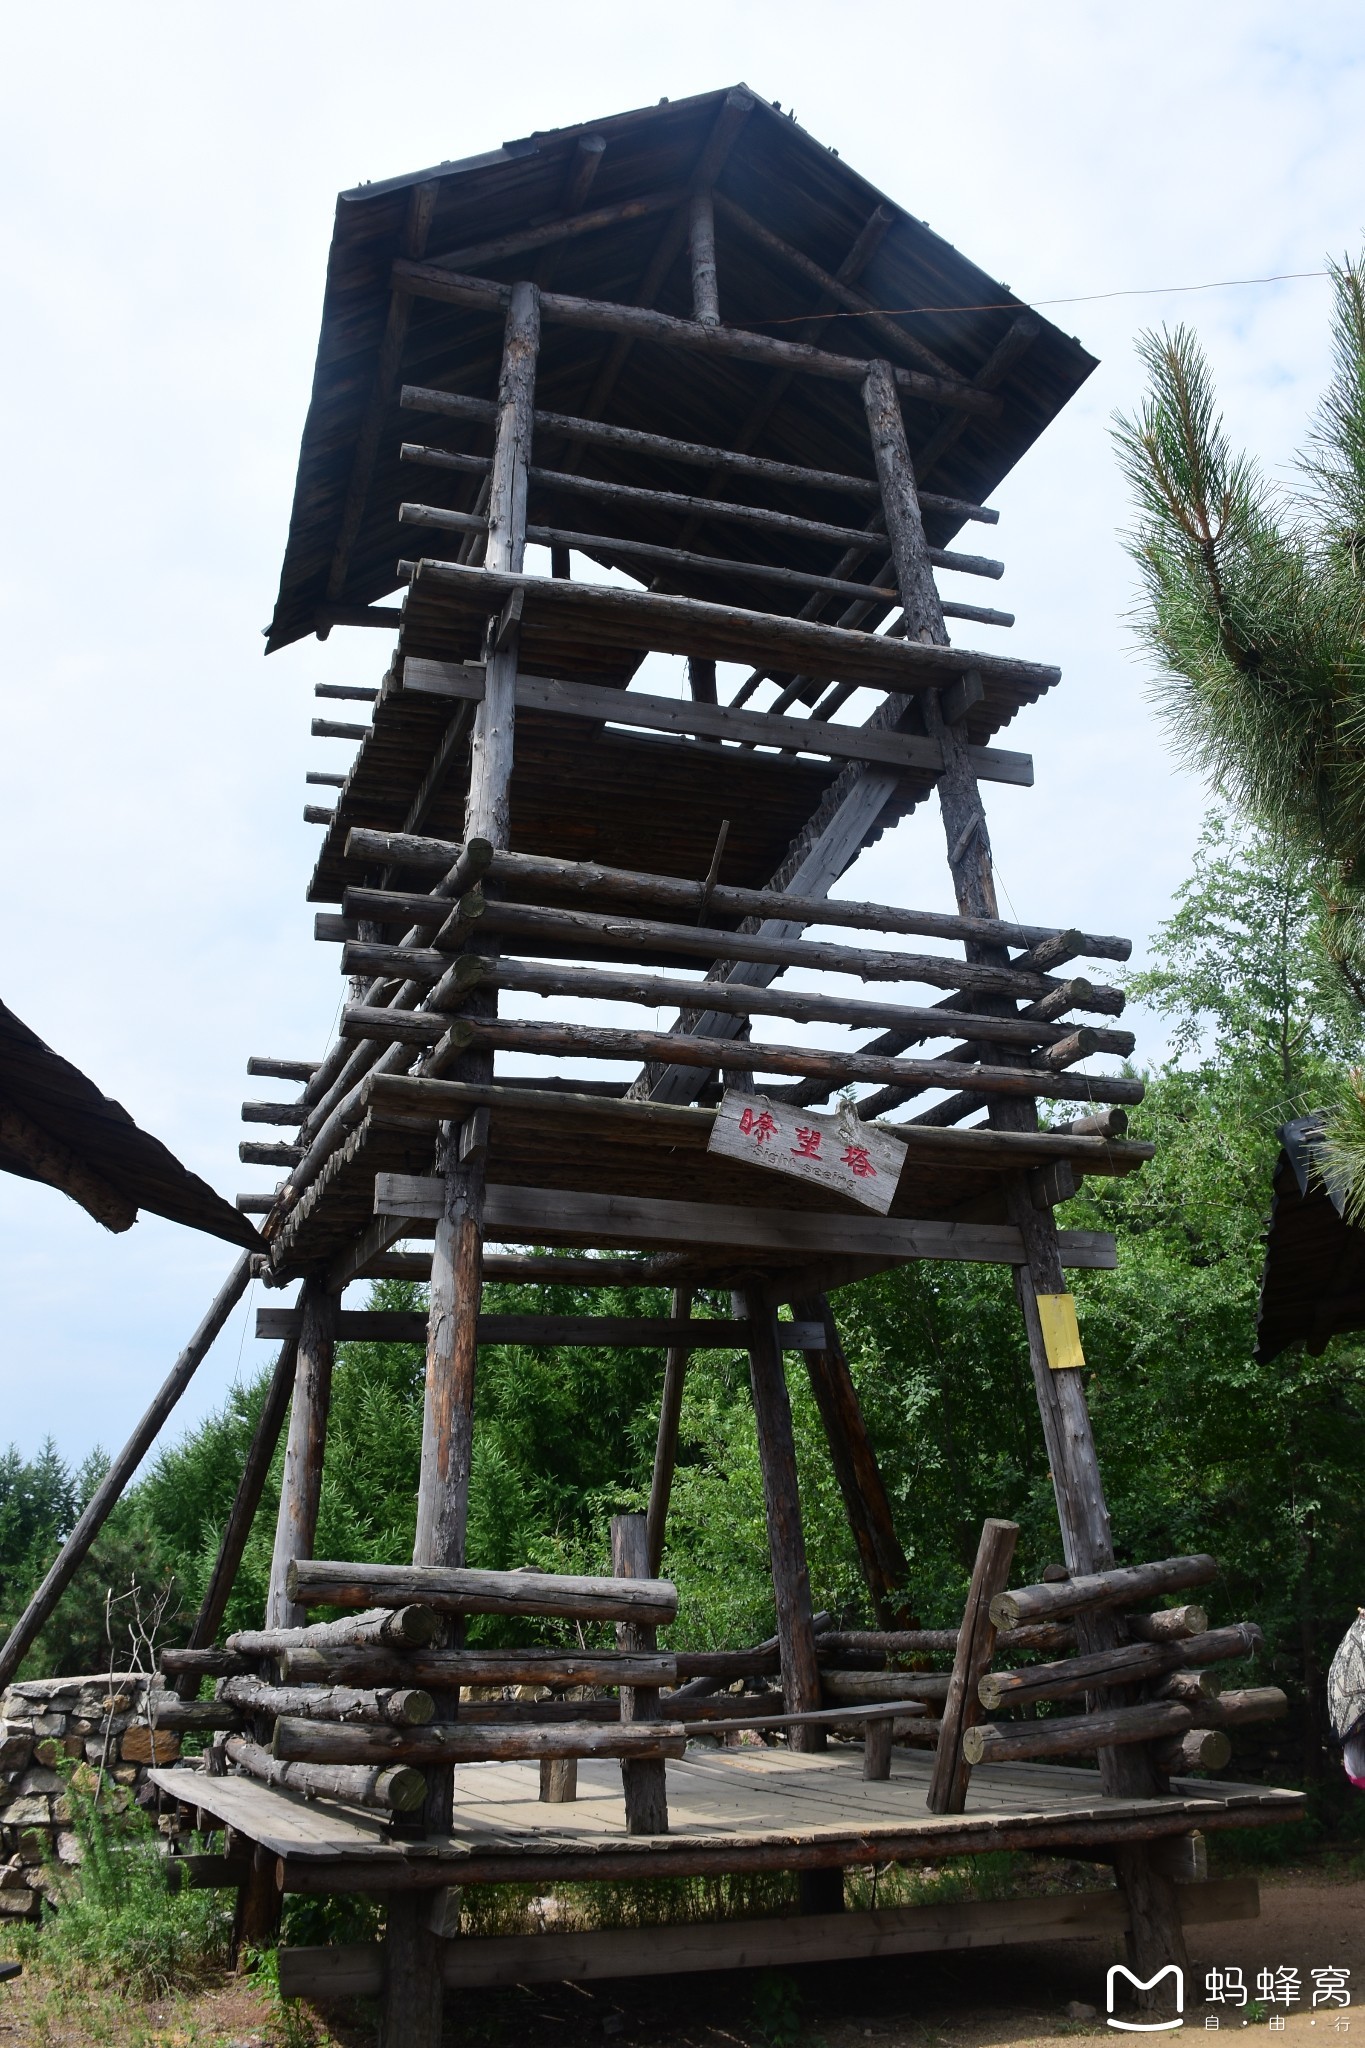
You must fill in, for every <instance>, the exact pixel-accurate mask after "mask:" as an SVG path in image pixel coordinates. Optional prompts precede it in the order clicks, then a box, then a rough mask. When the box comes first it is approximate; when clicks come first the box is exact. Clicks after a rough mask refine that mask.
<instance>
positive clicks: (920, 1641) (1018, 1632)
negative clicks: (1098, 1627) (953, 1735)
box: [819, 1622, 1076, 1661]
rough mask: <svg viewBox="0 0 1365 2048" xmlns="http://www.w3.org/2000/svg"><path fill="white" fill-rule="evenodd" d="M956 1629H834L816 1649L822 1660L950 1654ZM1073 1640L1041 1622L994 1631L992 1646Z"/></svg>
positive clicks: (1053, 1646)
mask: <svg viewBox="0 0 1365 2048" xmlns="http://www.w3.org/2000/svg"><path fill="white" fill-rule="evenodd" d="M957 1633H958V1632H957V1630H956V1629H955V1628H902V1629H834V1630H831V1632H830V1634H829V1635H827V1636H824V1637H822V1639H821V1642H820V1645H819V1653H820V1657H821V1660H822V1661H823V1660H824V1658H825V1657H827V1656H830V1657H840V1656H844V1655H848V1654H852V1655H855V1656H857V1655H862V1654H867V1655H869V1656H879V1657H911V1656H919V1655H922V1654H923V1653H924V1652H925V1651H935V1652H938V1653H940V1654H942V1655H944V1656H952V1655H953V1654H954V1652H955V1651H956V1649H957ZM1075 1640H1076V1631H1075V1629H1074V1628H1067V1627H1064V1626H1062V1625H1061V1624H1060V1623H1056V1624H1054V1623H1050V1622H1044V1623H1041V1624H1040V1625H1039V1626H1038V1627H1037V1628H1020V1629H1014V1630H1012V1631H1011V1632H1010V1633H1008V1634H997V1636H996V1638H995V1648H996V1653H997V1655H1000V1656H1004V1655H1007V1654H1011V1653H1013V1654H1019V1653H1022V1652H1024V1651H1026V1650H1028V1651H1031V1650H1067V1649H1070V1648H1071V1647H1072V1645H1073V1644H1074V1643H1075Z"/></svg>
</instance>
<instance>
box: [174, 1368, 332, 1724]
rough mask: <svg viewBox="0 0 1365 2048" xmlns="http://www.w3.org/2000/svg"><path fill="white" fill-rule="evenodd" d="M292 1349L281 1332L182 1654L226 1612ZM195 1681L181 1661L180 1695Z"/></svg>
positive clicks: (206, 1636) (286, 1386)
mask: <svg viewBox="0 0 1365 2048" xmlns="http://www.w3.org/2000/svg"><path fill="white" fill-rule="evenodd" d="M298 1349H299V1347H298V1339H297V1337H289V1338H286V1340H285V1342H284V1343H283V1344H282V1345H281V1346H280V1350H279V1355H278V1356H277V1358H276V1360H275V1369H274V1371H273V1372H272V1373H271V1375H270V1385H269V1386H268V1387H267V1389H266V1395H265V1400H264V1402H263V1403H262V1406H261V1412H260V1414H259V1416H258V1417H257V1419H256V1427H255V1429H254V1430H253V1431H252V1436H251V1443H250V1445H249V1446H248V1448H247V1454H246V1460H245V1463H244V1464H243V1466H242V1476H241V1478H240V1479H239V1480H238V1482H237V1491H236V1493H235V1494H234V1495H233V1499H232V1506H231V1508H230V1510H229V1511H228V1518H227V1525H226V1527H225V1528H224V1530H223V1535H222V1541H221V1542H220V1543H219V1545H218V1556H217V1558H216V1559H215V1561H214V1566H213V1571H212V1572H211V1574H210V1576H209V1582H208V1584H207V1586H206V1587H205V1588H204V1597H203V1599H202V1601H201V1602H200V1604H199V1612H198V1614H197V1615H196V1616H195V1620H194V1626H193V1628H192V1629H191V1630H190V1638H189V1649H188V1651H187V1652H185V1653H184V1654H199V1653H202V1652H203V1651H204V1649H205V1646H206V1645H208V1644H209V1643H211V1642H212V1641H213V1639H214V1637H215V1636H216V1635H217V1633H218V1630H219V1628H220V1627H221V1625H222V1621H223V1616H224V1615H225V1614H226V1613H227V1605H228V1601H229V1600H230V1599H231V1597H232V1588H233V1585H234V1583H235V1581H236V1578H237V1572H238V1568H239V1567H240V1565H241V1562H242V1556H243V1553H244V1552H245V1550H246V1546H247V1541H248V1539H249V1537H250V1535H251V1529H252V1524H253V1523H254V1522H255V1519H256V1511H257V1509H258V1508H259V1507H260V1504H261V1497H262V1495H263V1494H264V1492H265V1484H266V1480H267V1479H268V1478H269V1476H270V1467H271V1465H272V1463H273V1462H274V1457H275V1446H276V1445H277V1444H278V1442H279V1440H280V1431H281V1430H282V1429H283V1428H284V1418H285V1416H286V1415H287V1414H288V1412H289V1403H290V1399H291V1397H292V1395H293V1391H294V1374H295V1369H296V1367H297V1363H298ZM167 1654H168V1655H169V1654H170V1653H167ZM162 1666H163V1669H166V1670H168V1671H169V1670H173V1669H175V1668H176V1667H175V1666H173V1665H170V1664H168V1663H167V1662H166V1657H165V1656H163V1658H162ZM231 1675H232V1674H231V1672H228V1671H224V1672H222V1673H219V1672H215V1673H214V1676H215V1677H218V1676H231ZM197 1686H198V1679H197V1677H196V1676H195V1673H194V1667H193V1666H192V1665H185V1666H184V1667H183V1676H182V1679H181V1684H180V1691H181V1693H182V1695H185V1694H188V1695H192V1694H193V1693H194V1691H195V1690H196V1689H197Z"/></svg>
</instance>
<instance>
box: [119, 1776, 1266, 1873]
mask: <svg viewBox="0 0 1365 2048" xmlns="http://www.w3.org/2000/svg"><path fill="white" fill-rule="evenodd" d="M930 1764H931V1759H930V1758H929V1757H928V1756H927V1755H926V1754H924V1753H922V1752H918V1751H915V1750H897V1751H896V1753H895V1757H894V1761H893V1765H892V1774H891V1777H890V1779H889V1780H886V1781H883V1782H881V1783H874V1784H867V1783H865V1782H864V1780H863V1777H862V1756H861V1752H860V1751H859V1750H855V1749H852V1748H846V1749H832V1750H830V1751H827V1752H826V1753H824V1754H822V1755H813V1756H802V1755H795V1754H793V1753H792V1752H790V1751H788V1750H785V1749H744V1750H738V1751H736V1750H716V1749H704V1748H701V1747H698V1748H696V1749H693V1750H690V1751H689V1752H688V1754H687V1756H686V1757H685V1758H684V1759H682V1760H681V1761H679V1762H676V1763H675V1762H670V1763H669V1764H668V1767H667V1774H668V1809H669V1832H668V1834H667V1835H666V1836H627V1835H626V1832H625V1813H624V1806H623V1802H622V1795H621V1774H620V1768H619V1766H618V1765H616V1764H612V1763H605V1762H603V1763H593V1762H584V1763H580V1765H579V1770H578V1798H577V1800H576V1801H574V1802H573V1804H572V1805H563V1806H558V1805H556V1806H552V1805H542V1804H541V1802H540V1799H539V1771H538V1767H537V1766H536V1765H534V1764H472V1765H467V1766H462V1767H461V1768H460V1769H459V1770H458V1771H457V1773H456V1807H455V1826H454V1829H453V1832H452V1833H451V1835H450V1836H448V1837H439V1838H429V1839H410V1838H403V1837H396V1836H394V1835H392V1834H391V1833H390V1831H389V1828H388V1825H387V1823H386V1822H385V1821H384V1820H382V1819H381V1818H380V1817H378V1816H377V1815H374V1814H366V1813H362V1812H360V1811H358V1810H357V1809H355V1808H351V1807H345V1806H341V1805H339V1804H338V1803H336V1802H335V1801H332V1800H322V1799H316V1800H305V1799H303V1798H302V1797H300V1796H299V1795H298V1794H295V1793H291V1792H287V1791H283V1790H279V1789H276V1788H274V1787H271V1786H265V1785H261V1784H258V1783H256V1782H255V1781H254V1780H252V1779H249V1778H208V1777H206V1776H204V1775H202V1774H201V1773H199V1772H190V1771H186V1770H183V1769H176V1770H160V1771H154V1772H153V1773H152V1774H151V1775H152V1777H153V1779H154V1781H155V1782H156V1783H157V1785H159V1786H160V1787H161V1788H162V1790H163V1791H165V1792H168V1793H171V1794H173V1795H174V1796H175V1797H177V1798H179V1799H180V1800H182V1801H183V1802H184V1803H185V1804H186V1805H189V1806H194V1807H198V1808H201V1809H203V1810H204V1811H205V1812H207V1813H209V1814H211V1815H213V1816H214V1817H215V1818H216V1819H217V1820H220V1821H222V1822H224V1823H225V1824H228V1825H230V1826H232V1827H234V1828H236V1829H237V1830H238V1831H239V1832H240V1833H241V1834H243V1835H244V1836H246V1837H247V1839H248V1840H250V1841H253V1842H258V1843H260V1844H261V1845H262V1846H263V1847H264V1848H265V1849H267V1850H268V1851H269V1852H270V1853H271V1854H273V1855H276V1856H278V1857H281V1858H283V1859H284V1860H285V1863H286V1866H287V1882H290V1888H295V1884H294V1882H293V1881H294V1880H296V1881H297V1888H304V1887H305V1886H306V1888H308V1889H323V1888H325V1886H324V1885H323V1884H322V1882H321V1880H322V1878H323V1875H324V1873H323V1871H322V1868H321V1866H322V1865H323V1864H329V1863H330V1864H333V1865H338V1866H340V1865H344V1866H345V1873H344V1875H345V1878H346V1883H347V1886H348V1887H349V1886H350V1884H351V1883H352V1882H353V1881H354V1883H355V1885H356V1888H358V1889H365V1888H368V1886H369V1885H371V1884H373V1885H376V1886H383V1885H384V1884H386V1883H399V1884H411V1883H414V1882H416V1883H450V1882H455V1881H459V1882H464V1883H478V1882H488V1881H494V1880H496V1879H505V1880H507V1881H513V1880H521V1879H540V1880H543V1881H546V1882H553V1881H556V1880H561V1881H562V1880H564V1879H566V1878H569V1877H575V1876H581V1877H591V1876H602V1877H607V1876H615V1875H619V1874H632V1875H639V1876H642V1877H643V1876H646V1875H654V1874H664V1873H667V1872H670V1871H671V1872H676V1873H678V1874H683V1873H684V1872H692V1871H697V1870H710V1871H720V1870H725V1869H737V1868H754V1867H767V1868H774V1869H782V1868H792V1869H794V1868H799V1867H801V1866H802V1865H809V1866H816V1865H831V1864H856V1863H869V1862H877V1861H883V1860H888V1859H890V1858H892V1857H895V1858H897V1859H901V1860H910V1859H914V1858H918V1857H931V1856H945V1855H955V1854H956V1855H961V1854H973V1853H978V1852H979V1851H981V1850H982V1849H988V1848H993V1847H1002V1848H1014V1847H1025V1846H1028V1845H1029V1844H1036V1846H1038V1847H1040V1848H1042V1847H1051V1846H1064V1845H1066V1844H1069V1843H1074V1844H1075V1845H1076V1846H1077V1847H1078V1848H1080V1847H1083V1846H1084V1845H1085V1844H1086V1843H1095V1844H1098V1843H1104V1842H1108V1841H1115V1840H1122V1839H1125V1838H1126V1839H1142V1838H1146V1837H1149V1836H1151V1835H1154V1834H1161V1833H1170V1834H1179V1833H1185V1832H1188V1831H1189V1830H1190V1829H1191V1828H1195V1827H1199V1828H1204V1829H1208V1828H1213V1827H1227V1826H1246V1825H1257V1824H1262V1825H1263V1824H1266V1823H1268V1822H1271V1821H1283V1820H1290V1819H1293V1818H1295V1817H1296V1816H1297V1815H1298V1814H1300V1813H1302V1811H1303V1809H1304V1799H1303V1795H1302V1794H1301V1793H1297V1792H1287V1791H1279V1790H1275V1789H1273V1788H1268V1787H1265V1786H1260V1785H1223V1784H1216V1783H1213V1782H1207V1783H1206V1782H1203V1781H1195V1780H1188V1779H1187V1780H1181V1781H1180V1782H1179V1783H1178V1784H1177V1785H1176V1786H1175V1787H1174V1788H1173V1790H1172V1793H1171V1795H1170V1796H1169V1797H1168V1798H1164V1799H1154V1800H1153V1799H1148V1800H1126V1799H1106V1798H1104V1797H1103V1795H1102V1794H1101V1792H1100V1789H1099V1774H1098V1772H1096V1771H1084V1770H1070V1769H1064V1768H1061V1767H1058V1766H1055V1765H1048V1764H1012V1765H1010V1764H1006V1765H994V1766H983V1767H982V1768H980V1769H978V1770H977V1771H975V1772H974V1773H973V1775H972V1781H971V1789H970V1791H969V1793H968V1799H967V1810H966V1812H965V1813H964V1814H952V1815H935V1814H931V1813H930V1812H929V1811H928V1808H927V1805H926V1793H927V1789H928V1782H929V1771H930ZM419 1865H420V1866H421V1871H420V1874H419V1871H418V1868H417V1866H419ZM405 1867H406V1868H405ZM338 1874H341V1873H340V1872H338Z"/></svg>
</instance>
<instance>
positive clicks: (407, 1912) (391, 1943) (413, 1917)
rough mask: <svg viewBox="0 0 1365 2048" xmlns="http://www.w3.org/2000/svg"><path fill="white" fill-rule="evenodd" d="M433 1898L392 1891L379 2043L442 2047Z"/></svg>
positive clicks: (388, 2047) (393, 2047)
mask: <svg viewBox="0 0 1365 2048" xmlns="http://www.w3.org/2000/svg"><path fill="white" fill-rule="evenodd" d="M430 1915H431V1901H430V1899H424V1898H423V1896H422V1894H421V1893H420V1892H394V1893H393V1894H392V1895H391V1897H390V1899H389V1907H388V1921H387V1925H386V1927H385V1932H384V2009H383V2016H382V2018H381V2020H380V2025H379V2048H441V2007H442V2003H443V1998H444V1986H443V1982H442V1976H441V1941H440V1937H439V1936H438V1935H435V1934H433V1933H432V1931H431V1925H430Z"/></svg>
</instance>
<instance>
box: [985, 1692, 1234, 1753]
mask: <svg viewBox="0 0 1365 2048" xmlns="http://www.w3.org/2000/svg"><path fill="white" fill-rule="evenodd" d="M1193 1725H1194V1715H1193V1713H1192V1712H1191V1710H1190V1708H1189V1707H1185V1706H1181V1705H1180V1704H1179V1703H1178V1702H1177V1701H1174V1700H1170V1701H1167V1700H1147V1701H1144V1702H1143V1703H1142V1704H1141V1705H1140V1706H1135V1707H1111V1708H1108V1709H1107V1710H1105V1711H1103V1712H1100V1713H1094V1714H1068V1715H1066V1716H1064V1717H1063V1716H1052V1717H1050V1718H1049V1719H1048V1720H1046V1721H1019V1722H1013V1723H1010V1724H1009V1725H1003V1724H1001V1723H998V1722H993V1721H978V1722H977V1724H976V1726H975V1727H974V1728H969V1729H968V1730H967V1732H966V1734H965V1735H964V1736H963V1738H962V1754H963V1756H964V1757H965V1758H966V1760H967V1762H968V1763H969V1764H971V1765H972V1766H973V1768H975V1766H976V1765H977V1764H1008V1763H1022V1762H1026V1761H1029V1760H1032V1759H1036V1758H1038V1757H1047V1756H1082V1755H1086V1754H1089V1753H1093V1752H1094V1751H1095V1750H1098V1749H1109V1748H1113V1747H1120V1746H1122V1745H1124V1744H1126V1743H1130V1742H1156V1741H1160V1740H1163V1739H1165V1738H1168V1737H1170V1736H1173V1735H1183V1734H1184V1732H1185V1730H1186V1729H1187V1728H1191V1727H1193Z"/></svg>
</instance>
